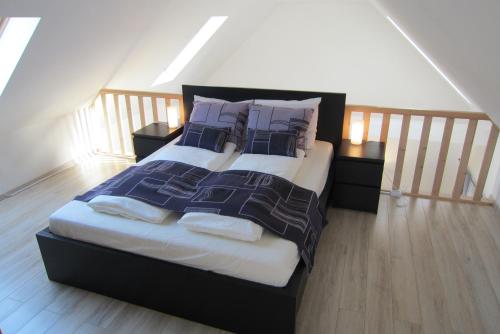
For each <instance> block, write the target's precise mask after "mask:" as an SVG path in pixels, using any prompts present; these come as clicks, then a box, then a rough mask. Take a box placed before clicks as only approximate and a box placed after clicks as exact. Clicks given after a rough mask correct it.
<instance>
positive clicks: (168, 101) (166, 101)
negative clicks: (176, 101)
mask: <svg viewBox="0 0 500 334" xmlns="http://www.w3.org/2000/svg"><path fill="white" fill-rule="evenodd" d="M171 105H172V100H171V99H169V98H165V115H166V116H167V125H168V126H169V127H170V124H169V122H168V107H170V106H171Z"/></svg>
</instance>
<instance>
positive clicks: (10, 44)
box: [0, 17, 40, 96]
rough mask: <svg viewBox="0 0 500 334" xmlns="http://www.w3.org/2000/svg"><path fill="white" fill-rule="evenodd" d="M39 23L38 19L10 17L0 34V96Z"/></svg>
mask: <svg viewBox="0 0 500 334" xmlns="http://www.w3.org/2000/svg"><path fill="white" fill-rule="evenodd" d="M39 21H40V18H39V17H11V18H9V19H7V24H6V26H5V28H4V30H3V32H2V33H1V34H0V55H1V56H0V96H1V95H2V93H3V90H4V89H5V86H7V83H8V82H9V79H10V77H11V76H12V73H14V70H15V69H16V66H17V63H18V62H19V60H20V59H21V56H22V55H23V52H24V49H25V48H26V46H27V45H28V43H29V41H30V39H31V36H32V35H33V33H34V32H35V29H36V27H37V25H38V22H39Z"/></svg>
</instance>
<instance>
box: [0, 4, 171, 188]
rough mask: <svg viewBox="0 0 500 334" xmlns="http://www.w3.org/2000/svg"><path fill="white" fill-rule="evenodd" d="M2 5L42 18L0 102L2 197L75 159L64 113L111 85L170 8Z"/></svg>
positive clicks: (12, 12)
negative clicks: (139, 42) (144, 34)
mask: <svg viewBox="0 0 500 334" xmlns="http://www.w3.org/2000/svg"><path fill="white" fill-rule="evenodd" d="M141 4H142V6H140V7H138V6H137V1H132V0H107V1H98V0H92V1H89V0H86V1H78V0H50V1H36V0H12V1H6V0H2V1H0V16H34V17H41V21H40V23H39V25H38V28H37V29H36V31H35V33H34V35H33V37H32V38H31V41H30V43H29V44H28V46H27V48H26V50H25V52H24V54H23V56H22V57H21V59H20V62H19V63H18V65H17V68H16V69H15V71H14V73H13V75H12V77H11V78H10V81H9V83H8V84H7V86H6V88H5V90H4V92H3V94H2V96H0V156H2V164H0V194H1V193H3V192H6V191H8V190H10V189H12V188H14V187H17V186H19V185H21V184H23V183H25V182H28V181H30V180H32V179H34V178H36V177H38V176H40V175H42V174H44V173H46V172H48V171H50V170H52V169H54V168H56V167H59V166H60V165H62V164H63V163H65V162H67V161H70V160H71V159H72V158H73V156H72V152H71V149H72V147H71V141H72V138H71V133H70V129H69V126H68V124H67V123H66V122H65V120H64V117H62V115H66V114H69V113H71V112H73V111H74V110H75V108H76V107H77V106H79V105H81V103H82V102H85V101H86V100H87V99H89V98H90V97H92V96H93V95H94V94H95V93H96V92H97V91H98V90H99V88H101V87H103V86H105V85H106V83H107V81H108V80H109V78H110V77H112V74H113V72H114V71H115V70H116V68H117V67H118V66H119V65H120V63H121V62H122V61H123V59H124V58H125V56H126V55H127V54H128V52H129V50H130V49H131V47H132V46H133V45H134V43H135V42H136V41H137V39H138V37H139V36H140V35H141V33H142V31H143V30H144V29H145V28H146V27H148V26H149V24H150V22H151V20H154V19H158V17H159V16H160V15H161V12H162V11H161V8H163V7H164V6H165V2H164V1H161V0H158V1H148V4H147V5H144V4H143V3H142V2H141Z"/></svg>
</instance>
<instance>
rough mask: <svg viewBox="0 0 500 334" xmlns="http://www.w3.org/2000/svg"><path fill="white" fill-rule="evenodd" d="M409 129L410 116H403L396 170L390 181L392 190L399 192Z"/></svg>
mask: <svg viewBox="0 0 500 334" xmlns="http://www.w3.org/2000/svg"><path fill="white" fill-rule="evenodd" d="M409 129H410V115H407V114H405V115H403V123H402V125H401V134H400V136H399V146H398V156H397V158H396V168H395V171H394V179H393V181H392V189H393V190H399V187H400V186H401V175H402V174H403V164H404V161H405V153H406V145H407V143H408V130H409Z"/></svg>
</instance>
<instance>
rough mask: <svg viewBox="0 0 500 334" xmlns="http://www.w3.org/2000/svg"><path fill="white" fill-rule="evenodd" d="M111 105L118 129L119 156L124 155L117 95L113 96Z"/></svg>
mask: <svg viewBox="0 0 500 334" xmlns="http://www.w3.org/2000/svg"><path fill="white" fill-rule="evenodd" d="M113 103H114V105H115V116H116V127H117V129H118V140H119V141H120V152H121V154H125V142H124V141H123V128H122V118H121V114H120V103H119V101H118V94H113Z"/></svg>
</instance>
